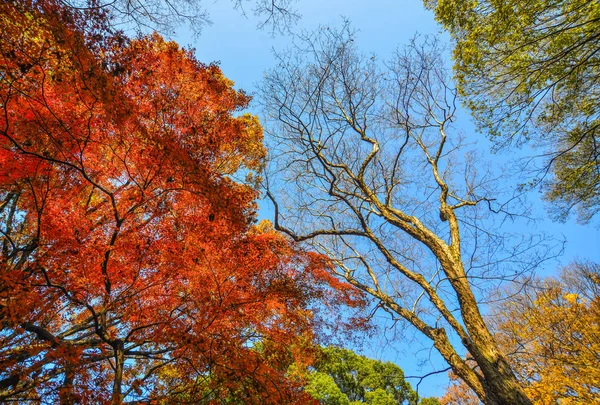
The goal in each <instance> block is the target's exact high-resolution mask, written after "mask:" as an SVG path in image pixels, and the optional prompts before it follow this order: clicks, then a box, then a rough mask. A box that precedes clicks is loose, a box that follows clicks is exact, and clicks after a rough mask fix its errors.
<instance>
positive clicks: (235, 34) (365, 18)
mask: <svg viewBox="0 0 600 405" xmlns="http://www.w3.org/2000/svg"><path fill="white" fill-rule="evenodd" d="M205 5H206V8H207V10H208V11H209V13H210V16H211V19H212V21H213V24H212V25H209V26H205V27H204V28H203V30H202V33H201V35H200V36H199V37H197V38H194V37H192V36H191V35H190V34H189V32H188V31H187V30H185V29H180V30H179V32H178V35H177V36H176V38H175V39H176V40H177V41H178V42H179V43H180V44H181V45H183V46H186V47H193V48H195V49H196V56H197V58H198V59H199V60H200V61H202V62H205V63H209V62H215V61H219V63H220V66H221V69H222V70H223V72H224V74H225V75H226V76H227V77H228V78H229V79H231V80H233V81H234V82H235V87H236V88H238V89H244V90H245V91H246V92H248V93H250V94H252V93H253V92H254V90H255V85H256V84H258V83H259V82H260V80H261V79H262V77H263V74H264V71H265V70H267V69H269V68H270V67H272V65H273V64H274V58H273V54H272V49H276V50H277V49H278V50H281V49H283V48H284V47H285V46H286V45H287V44H289V43H290V40H291V38H290V37H289V36H282V35H278V36H275V37H272V36H271V35H270V34H269V32H268V31H258V30H256V29H255V27H256V24H257V19H256V18H255V17H254V16H253V13H252V9H251V4H250V2H249V4H248V8H247V9H246V10H245V11H246V12H247V17H245V16H243V15H241V13H240V12H239V11H236V10H233V9H232V7H231V3H230V2H228V1H220V2H216V3H210V2H206V3H205ZM297 9H298V11H299V13H300V14H301V15H302V19H301V20H300V22H299V24H298V25H297V26H296V27H295V28H294V29H295V30H308V31H312V30H314V29H315V28H317V27H318V26H319V25H329V26H338V27H339V26H340V25H341V22H342V16H343V17H345V18H347V19H349V20H350V21H351V22H352V26H353V27H354V28H356V29H358V30H359V34H358V40H357V45H358V46H359V48H360V49H361V50H363V51H364V52H373V53H375V54H377V55H378V56H379V58H380V60H385V59H387V58H388V57H389V56H390V55H391V53H392V52H393V50H394V49H395V48H396V47H398V46H401V45H404V44H406V43H407V42H408V40H409V39H410V38H411V37H412V36H414V35H415V33H417V32H418V33H419V34H440V28H439V27H438V26H437V25H436V23H435V21H434V19H433V15H432V13H430V12H429V11H427V10H424V8H423V6H422V3H421V2H420V1H418V0H408V1H398V0H371V1H368V2H367V1H360V2H350V1H347V0H346V1H341V0H320V1H318V0H299V3H298V4H297ZM441 35H442V38H444V39H445V40H446V41H447V40H448V37H447V36H446V35H444V34H441ZM250 112H253V113H255V114H258V115H260V114H259V111H258V110H257V108H256V107H252V106H251V108H250ZM464 115H465V116H467V114H466V113H464ZM465 122H467V125H466V126H465V125H463V126H462V129H463V130H464V131H465V132H466V133H472V134H473V136H474V137H475V136H477V135H476V134H475V133H474V129H473V127H472V125H470V124H469V123H468V121H467V120H463V124H464V123H465ZM477 139H478V140H479V143H480V144H481V147H482V148H483V150H484V152H485V151H487V148H488V145H489V144H488V143H487V142H486V141H485V138H484V137H483V136H481V135H479V136H477ZM530 152H531V151H529V150H527V149H525V150H523V151H521V152H520V153H521V154H528V153H530ZM506 158H507V156H500V157H499V159H506ZM530 198H531V199H532V200H533V201H534V203H535V206H536V209H537V215H539V216H544V215H545V212H544V210H543V204H542V203H541V202H540V201H539V195H537V194H536V193H532V194H531V196H530ZM261 207H263V208H261V210H262V211H261V213H260V214H261V217H263V218H269V217H270V216H271V215H272V212H271V210H270V209H269V208H268V206H267V204H262V205H261ZM598 222H600V221H596V223H598ZM516 226H523V225H516ZM530 227H531V225H528V226H527V228H525V227H524V226H523V230H522V231H523V232H527V231H529V230H530ZM535 230H536V231H542V232H546V233H548V234H550V235H552V236H554V237H556V238H562V237H564V238H565V239H566V241H567V244H566V248H565V253H564V255H563V256H562V257H561V258H560V259H559V260H558V261H556V262H550V263H548V264H547V267H545V268H542V269H540V270H539V273H540V274H543V275H547V274H552V272H553V271H554V270H555V269H556V268H557V267H559V266H561V265H565V264H567V263H568V262H570V261H572V260H573V259H575V258H581V259H591V260H595V261H600V231H599V229H598V225H596V226H594V225H588V226H581V225H578V224H576V223H575V222H574V221H571V222H568V223H565V224H559V223H553V222H551V221H550V220H544V221H541V222H540V223H539V224H538V225H537V229H535ZM515 231H519V229H515ZM380 340H381V339H378V338H377V337H375V338H374V339H372V340H371V341H370V342H369V343H370V344H367V345H365V347H364V353H365V354H367V355H370V356H373V357H383V358H384V359H385V360H391V361H395V362H396V363H397V364H398V365H400V366H401V367H402V368H403V369H404V370H405V373H406V375H421V374H424V373H427V372H429V371H432V368H431V364H426V365H425V366H423V367H421V366H420V363H421V360H423V359H428V358H431V359H432V360H433V363H434V364H433V367H443V366H442V365H441V363H440V362H439V360H438V357H436V356H435V354H430V353H429V350H428V349H427V346H423V345H422V344H421V343H420V342H419V341H410V342H409V341H405V342H403V341H396V342H394V343H393V344H388V345H386V346H385V347H384V346H381V342H380ZM430 355H431V357H430ZM419 359H420V360H419ZM446 382H447V378H446V376H445V374H441V375H438V376H434V377H431V378H428V379H427V380H425V381H424V382H423V383H422V384H421V386H420V390H419V391H420V393H421V394H423V395H441V394H443V392H444V387H445V384H446ZM411 383H413V384H415V380H411Z"/></svg>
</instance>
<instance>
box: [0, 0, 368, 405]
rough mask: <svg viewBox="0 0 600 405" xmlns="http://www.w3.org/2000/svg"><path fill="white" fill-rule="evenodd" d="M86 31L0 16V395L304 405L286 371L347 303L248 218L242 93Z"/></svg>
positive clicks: (255, 162)
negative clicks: (325, 314)
mask: <svg viewBox="0 0 600 405" xmlns="http://www.w3.org/2000/svg"><path fill="white" fill-rule="evenodd" d="M106 18H107V17H106V15H104V14H103V11H102V10H85V11H77V10H74V9H69V8H65V7H64V6H63V4H62V2H60V1H56V2H55V1H51V0H48V1H35V2H3V3H1V4H0V26H1V31H2V33H3V34H2V39H1V40H0V55H1V57H0V111H1V114H0V224H1V225H0V226H1V228H0V231H1V236H0V243H1V248H2V255H1V256H0V322H1V333H0V401H2V402H4V401H21V402H30V401H38V402H42V403H57V402H61V403H64V404H68V403H109V402H110V403H113V404H120V403H122V402H123V401H142V400H143V401H149V400H152V401H163V402H165V403H176V402H177V401H179V400H181V401H186V402H189V401H192V402H197V401H203V402H206V403H213V402H214V403H220V398H227V397H229V396H231V393H232V392H233V393H235V395H236V396H237V397H238V398H241V399H242V400H243V402H244V403H247V404H250V403H260V404H264V403H273V404H281V403H293V402H295V401H306V400H310V397H308V396H307V395H306V394H304V393H303V392H302V391H300V390H299V387H298V384H297V383H295V382H293V381H291V380H288V378H287V377H286V375H285V373H286V369H287V365H288V364H289V362H290V361H291V360H290V359H295V360H296V361H298V362H302V361H303V358H304V357H305V356H304V353H305V352H310V350H304V349H306V348H309V347H310V345H311V344H312V341H313V339H314V338H315V330H314V328H313V327H315V326H316V325H318V324H319V323H321V322H323V323H324V321H323V320H322V318H321V317H320V316H319V314H318V313H316V312H314V311H313V310H312V308H314V305H313V304H315V303H317V302H318V303H319V305H320V307H321V310H322V311H326V310H327V308H328V305H330V307H329V308H333V306H336V305H338V304H341V303H344V302H345V303H350V304H351V305H353V304H356V303H358V301H356V300H355V298H357V297H356V295H355V293H353V292H350V291H349V290H348V288H347V286H346V285H344V284H342V283H340V282H338V281H336V280H335V279H333V278H332V277H331V276H330V275H329V266H330V265H329V264H328V261H327V260H326V259H325V258H324V257H322V256H320V255H317V254H314V253H310V252H306V251H303V250H302V249H300V248H299V247H298V246H295V245H292V244H290V243H289V242H288V241H287V240H286V239H284V238H283V237H282V236H281V235H279V234H278V233H276V232H274V231H273V230H272V229H271V228H270V226H269V225H268V224H266V223H262V224H259V225H256V224H255V222H256V221H255V209H256V206H255V203H254V200H255V198H256V197H257V191H256V189H255V184H256V181H255V179H256V175H257V173H259V172H260V170H261V167H262V159H263V158H264V155H265V150H264V147H263V145H262V129H261V127H260V125H259V123H258V121H257V119H256V118H255V117H253V116H251V115H244V114H242V115H240V114H237V112H238V111H239V110H241V109H243V108H244V107H245V106H246V105H247V103H248V101H249V98H248V97H247V96H246V95H245V94H243V93H241V92H237V91H235V90H233V89H232V82H230V81H229V80H227V79H226V78H225V77H223V75H222V73H221V71H220V70H219V68H218V67H216V66H212V65H211V66H207V65H203V64H201V63H199V62H198V61H196V60H195V59H194V58H193V56H192V55H191V53H190V52H188V51H184V50H182V49H180V48H179V47H178V46H177V45H176V44H175V43H173V42H166V41H164V40H163V39H162V38H161V37H160V36H158V35H156V34H155V35H151V36H147V37H140V38H138V39H133V40H130V39H128V38H126V37H125V36H123V35H122V34H118V33H116V34H115V33H111V32H110V31H109V30H108V29H107V28H106V27H107V25H106V24H107V20H106ZM259 343H260V345H261V350H255V349H254V347H255V346H256V345H257V344H259ZM294 348H295V349H294Z"/></svg>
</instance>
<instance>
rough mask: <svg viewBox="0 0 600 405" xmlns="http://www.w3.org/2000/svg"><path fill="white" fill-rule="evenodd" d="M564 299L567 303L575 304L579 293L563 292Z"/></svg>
mask: <svg viewBox="0 0 600 405" xmlns="http://www.w3.org/2000/svg"><path fill="white" fill-rule="evenodd" d="M563 297H564V299H565V300H566V301H567V302H568V303H569V304H576V303H577V301H578V300H579V295H578V294H571V293H569V294H565V295H564V296H563Z"/></svg>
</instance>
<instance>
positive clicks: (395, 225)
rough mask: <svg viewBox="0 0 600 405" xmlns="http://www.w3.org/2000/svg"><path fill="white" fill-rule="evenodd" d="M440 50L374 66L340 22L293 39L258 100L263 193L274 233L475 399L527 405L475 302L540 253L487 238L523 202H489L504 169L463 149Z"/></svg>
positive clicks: (429, 45) (533, 244)
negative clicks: (322, 258) (421, 344)
mask: <svg viewBox="0 0 600 405" xmlns="http://www.w3.org/2000/svg"><path fill="white" fill-rule="evenodd" d="M442 54H443V52H442V49H441V48H440V45H439V44H438V43H437V41H436V40H434V39H431V38H426V39H424V40H421V41H419V40H413V42H412V43H411V44H410V46H408V47H406V48H405V49H401V50H398V51H397V52H396V54H395V56H394V58H393V60H392V61H391V62H388V63H386V64H385V68H382V67H381V64H379V63H378V62H377V59H376V57H375V56H374V55H365V54H361V53H360V52H358V51H357V50H356V47H355V45H354V32H353V31H352V30H351V29H350V28H349V25H348V24H347V23H346V25H345V26H344V28H343V29H342V30H340V31H336V30H333V29H330V28H323V29H321V30H319V31H318V32H317V33H315V34H306V35H303V36H302V37H300V38H299V40H298V41H297V42H296V44H295V46H294V47H293V48H292V49H290V50H289V51H288V52H285V53H283V54H280V55H278V65H277V67H275V68H274V69H273V70H271V71H270V72H268V73H267V74H266V77H265V81H264V83H263V85H262V88H261V91H260V95H261V103H262V104H263V107H264V109H265V112H266V114H267V121H266V125H267V132H268V133H269V134H270V142H271V148H272V149H271V150H272V155H271V158H272V168H271V174H270V175H269V177H267V180H266V188H267V196H268V197H269V198H270V199H271V200H272V201H273V203H274V205H275V227H276V228H277V229H279V230H281V231H283V232H286V233H287V234H288V235H290V236H291V237H292V238H293V239H295V240H297V241H305V242H307V243H310V244H311V245H312V246H313V247H315V248H317V249H319V250H320V251H322V252H324V253H326V254H327V255H329V256H330V257H331V259H332V260H333V262H334V264H335V265H336V267H335V271H336V273H337V274H338V275H339V276H340V277H341V278H343V279H345V280H347V281H349V282H350V283H352V284H353V285H354V286H356V287H357V288H359V289H361V290H363V291H365V292H366V293H368V294H370V295H371V296H372V297H373V298H374V300H375V302H376V303H377V305H378V307H379V308H381V309H383V310H385V311H387V312H389V313H390V314H391V315H392V317H394V319H401V320H403V321H404V322H408V323H409V324H411V325H412V326H413V327H414V328H416V329H417V330H418V331H419V332H420V333H421V334H423V335H424V336H426V337H427V338H428V339H430V341H431V342H432V344H433V346H434V347H435V348H436V349H437V350H438V351H439V353H440V354H441V355H442V356H443V358H444V359H445V361H446V362H448V364H449V365H450V366H451V368H452V370H453V371H454V373H456V375H458V376H459V377H460V378H461V379H462V380H464V381H465V382H466V383H467V384H468V385H469V387H471V388H472V389H473V391H474V392H475V393H477V395H478V397H479V398H481V400H482V401H483V402H484V403H486V404H493V405H498V404H511V405H519V404H531V401H530V400H529V399H528V398H527V397H526V395H525V394H524V392H523V391H522V389H521V387H520V385H519V383H518V382H517V380H516V378H515V375H514V373H513V371H512V370H511V368H510V366H509V365H508V363H507V361H506V358H505V356H504V354H503V353H502V352H501V351H500V350H499V349H498V346H497V344H496V342H495V341H494V338H493V336H492V334H491V333H490V331H489V329H488V328H487V326H486V324H485V323H484V321H483V319H482V315H481V310H480V305H481V301H482V300H484V299H486V298H489V297H490V293H493V291H495V290H496V289H495V287H496V286H497V284H498V283H500V282H501V281H503V280H507V279H512V280H516V279H517V277H520V276H522V275H523V274H524V273H528V272H530V271H531V269H532V268H533V266H535V265H536V264H539V263H540V262H541V261H543V260H544V257H548V251H547V250H546V251H545V252H544V253H540V251H541V250H544V249H537V248H543V247H545V245H544V242H543V241H541V240H539V239H535V238H526V237H518V235H510V234H507V233H499V232H492V230H491V229H493V224H492V222H494V218H489V217H490V216H491V214H493V213H494V212H496V213H500V214H501V215H500V216H498V218H500V219H501V220H506V219H507V218H509V219H510V218H511V216H510V215H509V214H508V211H509V208H510V205H511V204H512V205H517V206H518V205H519V203H520V202H519V200H518V198H517V197H518V196H513V197H512V198H508V202H507V203H506V204H500V203H498V202H497V201H496V200H494V199H492V198H489V197H488V196H489V195H491V193H492V192H494V191H495V192H500V191H501V190H499V189H500V188H501V187H502V183H501V181H500V180H501V179H502V173H499V172H497V171H494V170H492V169H490V168H488V167H487V166H486V165H485V163H483V162H482V161H481V160H480V159H479V158H478V157H477V155H476V154H475V153H474V152H465V151H464V150H463V146H464V145H463V143H464V139H462V137H461V136H458V135H456V131H455V130H454V128H453V122H454V121H455V119H456V115H455V114H456V104H455V102H456V91H455V89H454V88H452V87H450V86H449V85H448V84H447V83H448V77H447V74H446V70H445V68H444V59H443V57H442ZM515 237H516V238H517V239H518V240H515ZM511 241H512V242H516V243H515V244H514V245H511V244H510V242H511ZM511 246H512V247H511ZM544 255H545V256H544ZM478 300H479V302H478ZM467 357H468V358H472V359H473V363H471V361H469V363H467V362H466V361H465V358H467ZM472 364H475V366H472Z"/></svg>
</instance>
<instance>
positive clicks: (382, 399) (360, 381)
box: [305, 347, 438, 405]
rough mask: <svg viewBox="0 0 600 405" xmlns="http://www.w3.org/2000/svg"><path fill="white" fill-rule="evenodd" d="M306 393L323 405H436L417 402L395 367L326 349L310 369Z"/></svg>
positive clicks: (425, 399)
mask: <svg viewBox="0 0 600 405" xmlns="http://www.w3.org/2000/svg"><path fill="white" fill-rule="evenodd" d="M307 379H308V382H307V385H306V388H305V389H306V391H307V392H308V393H309V394H311V395H312V396H313V397H315V398H316V399H317V400H319V403H321V404H324V405H358V404H371V405H403V404H406V405H417V404H419V405H436V404H438V402H437V400H436V399H434V398H423V399H421V400H419V398H418V395H417V393H416V392H415V391H414V390H413V389H412V387H411V386H410V384H409V383H408V382H407V381H406V380H405V379H404V372H403V371H402V369H401V368H400V367H398V366H397V365H395V364H393V363H390V362H382V361H378V360H373V359H369V358H367V357H365V356H361V355H358V354H356V353H354V352H353V351H351V350H347V349H342V348H336V347H326V348H323V349H322V350H321V356H320V357H319V358H318V360H317V361H316V362H315V363H314V364H313V365H312V366H311V371H310V373H309V375H308V378H307Z"/></svg>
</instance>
